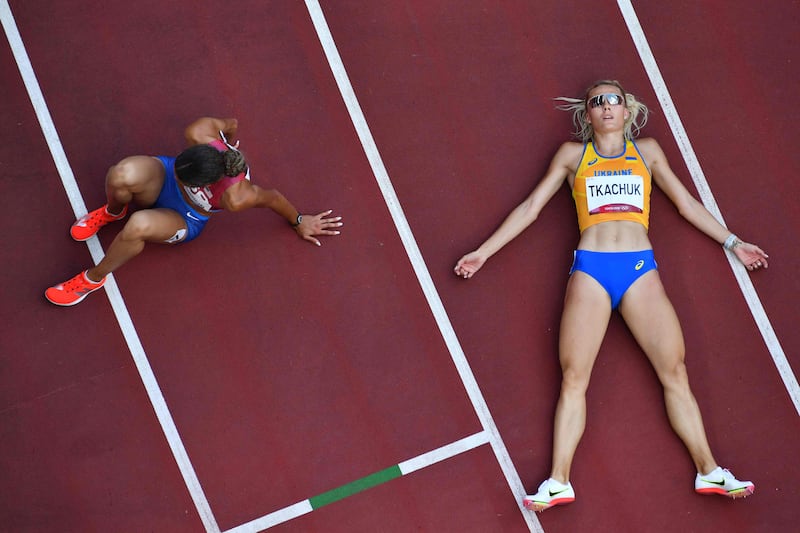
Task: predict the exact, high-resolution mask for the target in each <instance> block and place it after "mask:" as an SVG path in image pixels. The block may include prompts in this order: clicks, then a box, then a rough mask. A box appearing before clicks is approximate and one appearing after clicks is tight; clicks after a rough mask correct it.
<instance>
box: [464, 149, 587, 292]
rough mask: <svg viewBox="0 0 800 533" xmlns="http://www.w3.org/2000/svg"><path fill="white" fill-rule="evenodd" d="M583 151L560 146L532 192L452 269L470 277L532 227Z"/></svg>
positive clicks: (571, 171) (572, 171) (573, 168)
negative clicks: (476, 247)
mask: <svg viewBox="0 0 800 533" xmlns="http://www.w3.org/2000/svg"><path fill="white" fill-rule="evenodd" d="M582 150H583V146H582V145H581V144H578V143H564V144H563V145H561V148H559V150H558V152H556V155H555V156H554V157H553V161H552V162H551V163H550V168H549V169H548V170H547V173H546V174H545V175H544V177H543V178H542V180H541V181H540V182H539V184H538V185H537V186H536V187H535V188H534V189H533V192H531V194H530V195H528V197H527V198H526V199H525V200H524V201H523V202H522V203H521V204H519V205H518V206H517V207H516V208H514V210H513V211H511V213H509V215H508V216H507V217H506V219H505V220H504V221H503V223H502V224H500V227H499V228H497V230H495V232H494V233H492V235H491V236H490V237H489V238H488V239H486V241H484V243H483V244H481V245H480V247H478V249H477V250H474V251H472V252H470V253H468V254H466V255H465V256H464V257H462V258H461V259H459V260H458V263H456V266H455V268H454V269H453V270H454V272H455V273H456V275H458V276H462V277H463V278H471V277H472V276H474V275H475V273H476V272H477V271H478V270H480V268H481V267H482V266H483V264H484V263H485V262H486V261H487V260H488V259H489V258H490V257H492V256H493V255H494V254H496V253H497V252H498V251H499V250H500V249H501V248H502V247H503V246H505V245H506V244H508V243H509V242H511V240H513V239H514V238H515V237H516V236H517V235H519V234H520V233H522V232H523V231H524V230H525V228H527V227H528V226H530V225H531V224H532V223H533V222H534V221H535V220H536V219H537V218H538V217H539V213H540V212H541V211H542V209H543V208H544V206H545V204H547V202H548V201H550V199H551V198H552V197H553V195H554V194H555V193H556V192H557V191H558V189H559V188H560V187H561V185H562V184H563V183H564V180H566V179H567V177H568V176H569V175H570V174H571V173H574V172H575V165H576V164H577V163H578V161H579V160H580V157H581V153H582Z"/></svg>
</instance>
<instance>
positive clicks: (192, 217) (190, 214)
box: [186, 211, 200, 222]
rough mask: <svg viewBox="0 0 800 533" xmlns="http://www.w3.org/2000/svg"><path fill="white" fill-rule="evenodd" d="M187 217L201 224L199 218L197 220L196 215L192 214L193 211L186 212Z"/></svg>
mask: <svg viewBox="0 0 800 533" xmlns="http://www.w3.org/2000/svg"><path fill="white" fill-rule="evenodd" d="M186 216H187V217H189V218H191V219H192V220H196V221H198V222H200V219H199V218H197V217H196V216H194V215H193V214H192V213H191V211H186Z"/></svg>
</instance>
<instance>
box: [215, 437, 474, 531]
mask: <svg viewBox="0 0 800 533" xmlns="http://www.w3.org/2000/svg"><path fill="white" fill-rule="evenodd" d="M487 443H489V435H488V434H487V433H486V432H485V431H481V432H480V433H475V434H474V435H470V436H469V437H464V438H463V439H460V440H457V441H455V442H451V443H450V444H447V445H445V446H442V447H440V448H437V449H435V450H432V451H430V452H427V453H423V454H422V455H418V456H417V457H414V458H412V459H409V460H407V461H403V462H401V463H398V464H397V465H396V466H397V470H398V474H399V476H400V477H402V476H406V475H408V474H411V473H412V472H416V471H417V470H420V469H422V468H427V467H429V466H431V465H434V464H436V463H438V462H441V461H444V460H446V459H450V458H452V457H455V456H457V455H460V454H462V453H464V452H468V451H470V450H474V449H475V448H478V447H479V446H483V445H484V444H487ZM391 470H393V469H391ZM394 479H396V477H395V476H393V475H391V474H388V475H384V477H383V479H381V480H379V481H376V482H373V483H371V484H370V485H369V487H368V488H371V487H374V486H377V485H379V484H382V483H385V482H388V481H391V480H394ZM350 485H353V483H350ZM362 490H366V489H362V488H355V489H351V490H345V494H344V495H342V496H341V497H340V498H338V499H344V498H349V497H351V496H353V495H355V494H358V493H359V492H361V491H362ZM317 499H318V497H314V498H308V499H306V500H303V501H302V502H297V503H295V504H293V505H290V506H288V507H284V508H283V509H279V510H277V511H275V512H273V513H270V514H268V515H265V516H262V517H260V518H256V519H255V520H252V521H250V522H247V523H245V524H241V525H239V526H236V527H235V528H233V529H229V530H227V531H225V533H257V532H259V531H263V530H265V529H269V528H271V527H274V526H277V525H278V524H282V523H284V522H288V521H289V520H293V519H295V518H298V517H300V516H303V515H305V514H308V513H310V512H313V511H314V510H315V506H314V501H315V500H317ZM338 499H337V500H336V501H338ZM323 505H327V503H323Z"/></svg>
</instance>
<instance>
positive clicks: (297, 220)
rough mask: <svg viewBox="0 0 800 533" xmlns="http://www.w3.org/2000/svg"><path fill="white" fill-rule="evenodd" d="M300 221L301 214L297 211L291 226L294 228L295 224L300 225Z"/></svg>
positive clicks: (301, 218) (301, 219)
mask: <svg viewBox="0 0 800 533" xmlns="http://www.w3.org/2000/svg"><path fill="white" fill-rule="evenodd" d="M302 221H303V215H301V214H300V213H297V218H296V219H295V221H294V224H292V227H293V228H296V227H297V226H299V225H300V223H301V222H302Z"/></svg>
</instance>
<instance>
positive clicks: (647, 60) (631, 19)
mask: <svg viewBox="0 0 800 533" xmlns="http://www.w3.org/2000/svg"><path fill="white" fill-rule="evenodd" d="M617 5H618V6H619V9H620V11H622V16H623V17H624V18H625V23H626V24H627V25H628V30H629V31H630V34H631V38H632V39H633V42H634V44H635V45H636V49H637V50H638V51H639V57H640V58H641V60H642V63H643V64H644V68H645V70H646V71H647V75H648V76H649V77H650V83H651V84H652V86H653V89H654V90H655V93H656V95H657V96H658V101H659V102H660V103H661V108H662V109H663V111H664V115H665V116H666V117H667V122H668V123H669V127H670V129H672V134H673V136H674V137H675V141H676V142H677V143H678V147H679V148H680V151H681V154H683V159H684V161H686V166H687V167H688V169H689V173H690V174H691V176H692V180H693V181H694V184H695V187H697V191H698V193H699V194H700V198H701V199H702V201H703V205H705V206H706V208H707V209H708V210H709V211H710V212H711V214H713V215H714V216H715V217H716V218H717V220H719V221H720V222H721V223H722V224H723V225H724V224H725V222H724V219H723V218H722V213H721V212H720V210H719V207H718V206H717V201H716V200H715V199H714V195H713V194H712V193H711V188H710V187H709V185H708V181H707V180H706V177H705V174H704V173H703V169H702V168H701V167H700V162H699V161H698V159H697V156H696V155H695V152H694V149H693V148H692V144H691V142H689V136H688V135H687V134H686V130H685V129H684V127H683V123H682V122H681V119H680V116H679V115H678V111H677V109H676V108H675V104H674V103H673V101H672V97H671V96H670V94H669V91H668V90H667V84H666V82H665V81H664V78H663V77H662V76H661V71H660V70H659V68H658V65H657V64H656V59H655V57H654V56H653V52H652V50H651V49H650V45H649V44H648V42H647V38H646V37H645V35H644V31H643V30H642V26H641V24H639V18H638V17H637V16H636V12H635V11H634V9H633V6H632V5H631V2H630V0H617ZM726 255H727V257H728V263H730V266H731V270H733V274H734V276H736V281H737V282H738V283H739V287H740V289H741V291H742V294H743V295H744V298H745V300H746V301H747V305H748V306H749V307H750V313H751V314H752V315H753V318H754V319H755V321H756V324H757V325H758V329H759V331H760V332H761V336H762V337H763V339H764V343H765V344H766V345H767V348H768V349H769V353H770V355H771V356H772V360H773V361H774V363H775V367H776V368H777V369H778V374H780V376H781V379H782V380H783V384H784V386H785V387H786V391H787V392H788V393H789V397H790V398H791V400H792V403H793V404H794V408H795V410H796V411H797V414H798V415H800V385H798V383H797V377H796V376H795V374H794V372H793V371H792V368H791V366H790V365H789V361H788V360H787V359H786V354H785V353H784V351H783V348H782V347H781V343H780V342H779V341H778V336H777V335H776V334H775V330H774V329H773V328H772V324H771V323H770V320H769V318H768V317H767V313H766V311H765V310H764V307H763V305H761V299H760V298H759V297H758V294H757V293H756V289H755V287H754V286H753V282H752V281H751V280H750V276H749V274H748V272H747V269H746V268H744V266H743V265H742V264H741V263H740V262H739V260H738V259H737V258H736V256H735V255H733V254H732V253H731V252H726Z"/></svg>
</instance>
